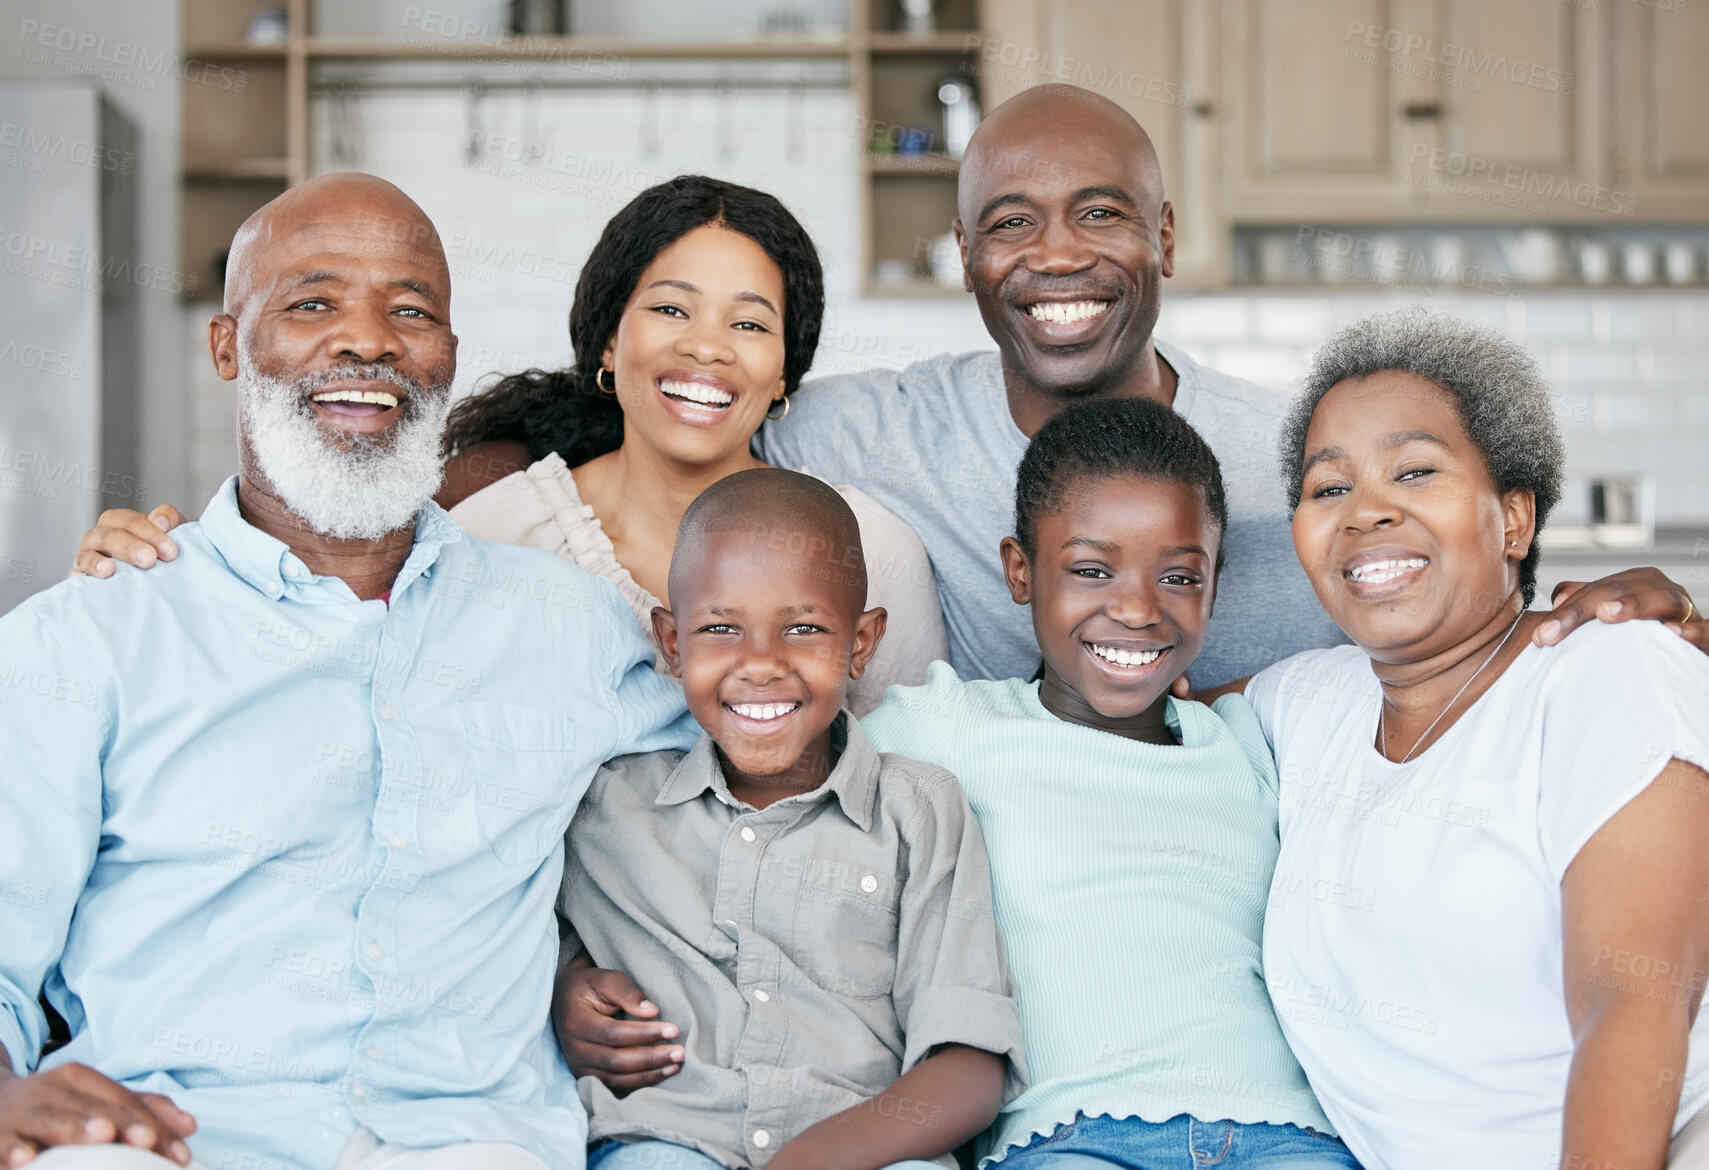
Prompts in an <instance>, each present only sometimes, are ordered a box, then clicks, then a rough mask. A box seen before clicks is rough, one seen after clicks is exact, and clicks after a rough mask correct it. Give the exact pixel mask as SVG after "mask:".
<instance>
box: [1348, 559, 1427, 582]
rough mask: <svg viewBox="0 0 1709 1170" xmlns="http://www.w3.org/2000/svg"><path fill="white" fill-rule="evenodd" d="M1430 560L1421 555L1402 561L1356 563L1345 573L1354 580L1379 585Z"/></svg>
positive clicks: (1420, 566)
mask: <svg viewBox="0 0 1709 1170" xmlns="http://www.w3.org/2000/svg"><path fill="white" fill-rule="evenodd" d="M1429 563H1430V562H1429V561H1428V560H1426V559H1425V558H1423V557H1408V558H1407V559H1406V560H1404V561H1371V562H1370V563H1368V564H1363V565H1357V566H1355V567H1354V568H1351V569H1349V570H1347V575H1348V576H1349V577H1351V578H1352V579H1353V580H1355V581H1363V582H1365V583H1366V584H1370V585H1381V584H1382V583H1383V582H1384V581H1393V580H1394V579H1395V578H1396V577H1398V576H1400V575H1401V574H1402V573H1409V572H1411V571H1412V570H1413V569H1422V568H1423V567H1424V566H1425V565H1428V564H1429Z"/></svg>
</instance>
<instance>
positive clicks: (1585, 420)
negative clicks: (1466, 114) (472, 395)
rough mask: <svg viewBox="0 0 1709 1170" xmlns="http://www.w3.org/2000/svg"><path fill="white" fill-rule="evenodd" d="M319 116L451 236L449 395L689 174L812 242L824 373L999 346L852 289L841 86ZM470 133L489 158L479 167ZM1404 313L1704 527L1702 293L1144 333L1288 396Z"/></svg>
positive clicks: (325, 142) (1538, 296)
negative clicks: (1528, 370)
mask: <svg viewBox="0 0 1709 1170" xmlns="http://www.w3.org/2000/svg"><path fill="white" fill-rule="evenodd" d="M330 104H331V103H330V100H329V99H324V98H323V99H319V100H317V101H316V103H315V111H314V115H313V119H312V121H313V124H314V126H315V135H314V142H313V151H314V159H315V169H316V170H317V171H324V170H337V169H343V168H344V167H347V166H348V167H355V168H357V169H363V170H370V171H373V172H374V173H376V174H380V175H383V176H384V177H386V178H388V179H391V180H392V181H393V182H395V183H397V184H398V185H399V186H401V187H402V188H403V189H404V190H405V191H407V192H409V193H410V194H411V195H412V196H414V198H415V199H416V200H417V201H418V202H419V203H420V204H421V205H422V206H423V208H425V209H426V211H427V213H428V214H429V215H430V216H431V217H432V218H433V220H434V222H435V223H436V224H437V225H438V226H439V229H440V232H441V235H442V236H443V237H444V239H445V240H446V243H447V245H448V248H449V250H450V253H451V258H452V263H453V276H452V285H453V290H454V319H455V322H456V328H457V332H458V335H459V337H460V339H461V349H460V351H459V362H458V365H459V375H458V389H459V391H460V392H466V391H467V390H469V389H470V388H472V387H473V386H475V385H476V384H477V382H480V381H482V380H483V377H484V376H485V375H488V374H490V373H492V372H497V371H504V372H509V371H514V370H519V369H522V368H524V367H526V366H529V365H541V366H548V367H551V366H561V365H564V364H566V363H567V362H568V360H569V356H570V353H569V339H568V335H567V326H566V320H567V317H568V314H569V309H570V300H571V297H572V296H573V294H574V281H575V275H576V273H577V272H578V271H579V269H580V266H581V263H582V262H583V260H584V259H585V258H586V256H587V254H588V252H589V250H590V249H591V248H592V247H593V244H594V241H595V240H596V239H597V237H598V235H599V231H600V229H601V228H602V227H603V226H604V224H605V221H606V220H607V219H609V218H610V216H611V215H612V214H613V213H615V212H616V211H617V210H618V209H619V208H620V207H621V206H622V205H623V204H624V203H625V202H627V201H628V200H629V199H630V198H631V197H633V196H634V195H635V194H636V193H637V192H639V191H640V190H641V189H643V188H644V187H646V186H648V185H650V184H651V183H653V182H656V181H658V180H660V179H662V178H666V177H668V176H670V175H674V174H679V173H684V172H695V171H698V172H702V173H706V174H712V175H715V176H718V177H720V178H726V179H730V180H733V181H736V182H741V183H747V184H750V185H752V186H756V187H760V188H762V189H764V190H767V191H770V192H772V193H773V194H775V195H777V196H778V198H780V199H781V200H783V202H784V203H785V204H787V205H788V206H789V208H790V209H791V210H792V211H793V212H794V213H795V214H796V215H797V216H799V217H800V219H801V220H802V222H803V223H804V224H805V225H806V227H807V229H808V231H809V232H811V233H812V235H813V238H814V240H815V241H816V242H817V243H818V245H819V249H820V255H821V259H822V260H823V262H824V264H825V269H826V282H827V288H826V293H827V305H826V321H825V329H824V334H823V340H822V343H821V346H820V349H819V353H818V355H817V359H816V362H815V365H814V371H815V372H816V373H820V374H826V373H840V372H846V371H852V370H860V369H866V368H870V367H872V366H902V365H906V364H907V363H908V362H911V361H915V360H918V359H920V358H923V357H929V356H931V355H933V354H937V353H944V352H961V351H965V350H969V349H987V348H990V346H991V343H990V340H989V338H988V337H987V336H986V334H985V331H984V327H983V326H982V324H981V322H980V320H979V315H978V312H977V311H976V309H975V308H974V305H973V302H972V299H971V298H970V297H954V298H946V299H943V300H935V299H925V300H917V299H906V300H904V299H894V298H891V299H886V298H869V297H863V296H861V295H859V276H860V273H859V262H860V260H859V248H860V235H859V224H858V215H859V212H858V207H859V205H860V204H859V200H858V198H857V186H856V184H857V164H858V159H857V156H856V153H855V151H854V149H853V147H852V136H851V128H852V126H853V101H852V96H851V94H850V93H849V92H848V91H847V90H842V89H826V88H809V89H806V90H802V91H798V92H786V91H784V90H782V89H777V88H770V89H765V88H761V89H753V90H749V89H745V88H741V89H736V90H734V91H731V92H728V93H726V94H724V95H723V96H720V93H719V91H717V90H715V89H712V88H664V89H660V90H655V91H652V92H651V93H648V92H645V91H643V90H640V89H636V88H625V87H601V88H592V87H590V88H585V89H576V88H547V89H543V90H539V91H536V92H531V93H530V92H517V91H497V92H489V93H487V94H486V95H485V96H484V97H483V98H482V99H481V100H480V102H479V103H477V104H476V105H475V106H473V107H472V106H471V103H470V101H469V99H468V97H467V96H466V95H465V94H463V93H460V92H457V91H450V90H443V89H436V90H422V91H382V92H376V93H371V94H367V95H364V96H360V97H358V98H356V99H355V100H354V102H353V104H352V106H351V108H350V113H351V119H350V123H349V124H351V125H352V126H353V127H354V130H355V132H354V134H352V135H350V136H349V137H350V141H352V142H353V143H355V144H356V145H357V146H358V148H359V153H358V157H356V158H355V159H354V160H352V161H350V162H348V163H338V164H335V163H334V161H333V156H332V151H331V146H332V137H331V134H330V127H331V125H332V119H331V118H330V117H329V113H330ZM472 134H473V135H481V136H482V137H479V138H477V139H476V141H477V142H478V143H481V144H483V149H481V150H480V151H478V152H477V154H476V156H475V159H474V161H473V162H471V161H470V158H469V155H468V147H469V143H470V141H471V135H472ZM946 226H947V225H946ZM1414 300H1420V301H1422V302H1423V303H1425V304H1428V305H1431V306H1432V307H1435V308H1438V309H1440V310H1442V311H1444V312H1449V313H1455V314H1458V315H1460V316H1464V317H1468V318H1470V319H1472V320H1475V321H1477V322H1479V323H1481V324H1485V325H1489V326H1492V327H1494V328H1498V329H1502V330H1504V331H1505V332H1507V333H1509V334H1510V335H1512V336H1513V337H1515V338H1516V339H1517V340H1519V341H1520V342H1522V343H1523V344H1525V345H1526V346H1528V347H1530V349H1531V350H1532V352H1533V353H1535V354H1536V355H1537V357H1538V359H1539V361H1540V362H1541V363H1542V366H1543V368H1544V371H1545V373H1546V374H1547V376H1548V378H1549V380H1550V383H1551V386H1552V389H1553V392H1554V395H1555V402H1556V408H1557V412H1558V416H1559V418H1560V421H1561V426H1562V430H1563V433H1564V434H1565V436H1566V438H1567V443H1568V450H1569V458H1570V463H1571V467H1570V471H1571V473H1572V474H1573V475H1575V476H1578V477H1581V478H1582V476H1583V475H1585V474H1587V473H1589V472H1592V471H1598V472H1606V471H1622V470H1634V469H1635V470H1642V471H1646V472H1649V473H1651V474H1654V475H1655V476H1656V477H1657V493H1656V494H1657V506H1658V521H1659V523H1661V524H1663V525H1679V524H1703V523H1709V292H1706V291H1703V290H1681V291H1671V290H1660V289H1653V290H1607V289H1603V290H1594V291H1593V290H1583V291H1573V290H1559V291H1538V292H1530V293H1527V294H1526V295H1524V296H1508V297H1496V296H1488V295H1480V294H1476V293H1466V292H1457V291H1443V292H1440V293H1438V294H1436V295H1433V296H1431V295H1426V296H1418V295H1416V294H1409V293H1407V292H1405V291H1401V290H1394V289H1386V288H1381V287H1378V286H1370V287H1364V288H1361V287H1357V286H1349V287H1347V288H1344V289H1334V290H1322V291H1319V290H1311V289H1303V290H1302V289H1278V290H1275V291H1254V290H1243V291H1234V292H1226V293H1206V294H1194V293H1191V292H1188V291H1185V290H1179V289H1175V288H1172V287H1171V286H1169V285H1167V284H1166V285H1165V291H1164V304H1163V311H1162V317H1161V319H1160V321H1159V323H1158V326H1157V333H1158V335H1159V336H1160V337H1163V338H1165V339H1167V340H1170V341H1173V342H1175V343H1176V344H1178V345H1181V346H1182V347H1183V348H1185V349H1186V350H1187V351H1188V352H1189V353H1191V354H1192V355H1193V356H1194V357H1195V358H1197V359H1198V360H1200V361H1205V362H1208V363H1209V364H1212V365H1215V366H1218V367H1220V368H1222V369H1225V370H1227V371H1228V372H1230V373H1233V374H1238V375H1240V376H1242V377H1246V378H1251V379H1252V380H1253V381H1256V382H1259V383H1262V384H1265V385H1271V386H1278V387H1287V386H1290V385H1292V384H1294V383H1296V382H1297V380H1298V379H1299V377H1300V376H1301V375H1302V374H1303V373H1304V371H1305V369H1306V367H1307V365H1308V363H1309V360H1310V356H1311V353H1312V350H1313V349H1314V348H1315V347H1316V346H1317V345H1318V344H1319V343H1320V342H1321V341H1322V340H1323V338H1324V337H1325V336H1326V335H1327V334H1328V333H1329V332H1332V331H1333V330H1334V329H1335V328H1337V327H1338V326H1340V325H1341V324H1343V323H1345V322H1346V321H1349V320H1351V319H1353V318H1355V317H1357V316H1359V315H1361V314H1363V313H1366V312H1370V311H1372V310H1375V309H1381V308H1392V307H1397V306H1399V305H1402V304H1405V303H1408V302H1409V301H1414ZM203 308H204V307H203V306H198V309H203ZM208 311H212V310H208ZM192 316H193V317H194V320H193V321H192V322H191V328H190V334H191V341H192V344H191V351H192V354H193V355H194V356H193V359H192V364H193V365H195V366H197V371H196V372H195V373H194V374H193V375H192V377H191V385H192V386H193V387H194V388H195V389H194V393H195V394H196V395H197V396H198V397H202V396H216V397H215V399H214V402H212V403H209V404H208V405H207V406H205V407H203V408H200V409H198V410H197V411H196V412H195V415H194V418H195V420H196V426H195V440H196V441H195V449H194V453H193V459H194V461H195V464H196V466H195V467H194V469H193V474H194V479H195V493H193V494H194V495H195V498H194V499H193V500H192V504H193V505H195V506H199V505H200V503H201V502H202V500H204V499H205V498H206V496H207V495H208V494H209V493H211V492H212V490H213V486H214V485H216V484H217V483H218V481H219V479H220V478H222V477H223V476H224V475H226V474H228V473H229V471H230V469H231V467H232V465H233V462H234V458H233V455H232V451H231V446H230V444H231V442H232V440H231V438H230V434H231V431H230V422H229V421H228V420H229V419H230V418H231V413H230V412H231V401H230V399H231V387H230V386H229V385H228V384H226V383H223V382H220V381H219V380H218V379H217V378H213V377H211V376H203V375H202V373H201V367H204V366H205V365H206V364H207V363H206V356H205V353H206V351H205V344H203V343H202V340H201V339H202V338H203V337H204V336H205V334H204V331H205V328H206V319H207V311H196V312H193V313H192ZM222 431H223V434H224V436H225V439H224V442H225V443H226V444H227V445H226V446H224V447H222V446H221V445H220V444H221V439H220V434H221V432H222Z"/></svg>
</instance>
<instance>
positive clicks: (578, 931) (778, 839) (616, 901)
mask: <svg viewBox="0 0 1709 1170" xmlns="http://www.w3.org/2000/svg"><path fill="white" fill-rule="evenodd" d="M833 740H834V746H837V747H838V748H839V749H840V751H841V756H840V758H839V759H838V762H837V765H836V767H835V768H834V769H833V770H832V772H831V775H830V777H829V778H828V779H826V781H825V783H824V784H822V785H821V786H820V787H819V788H818V789H816V790H815V791H813V792H810V793H806V794H804V795H801V796H792V797H789V798H787V799H785V800H780V801H778V802H777V803H775V804H773V805H771V806H770V807H769V808H765V809H755V808H754V807H753V806H751V805H748V804H745V803H743V802H741V801H738V800H736V799H735V798H734V797H732V796H731V795H730V789H729V787H728V785H727V784H726V783H725V780H724V775H723V772H722V770H721V769H720V767H719V765H718V758H717V753H716V750H715V749H714V747H713V745H712V741H711V740H710V739H709V738H707V737H706V736H702V737H701V739H700V741H699V742H698V743H697V744H695V746H694V748H693V750H691V751H689V752H688V753H687V754H686V755H685V754H684V753H682V752H680V751H662V752H654V753H650V754H647V755H633V756H624V757H622V758H620V759H616V760H613V761H612V762H611V763H609V764H607V765H606V766H605V767H604V768H603V769H601V770H600V773H599V775H598V776H597V778H596V779H595V780H594V782H593V787H592V788H591V789H589V791H588V795H587V798H586V799H585V800H584V801H583V802H582V806H581V809H580V811H579V812H578V813H577V814H576V818H575V821H574V823H573V824H572V825H571V826H570V844H569V850H568V854H569V859H568V863H567V864H566V866H565V872H564V888H563V896H562V898H561V899H560V902H559V909H560V911H561V912H562V913H563V914H564V916H565V917H566V918H567V919H569V922H570V925H571V927H572V928H573V930H574V932H575V937H573V938H571V939H569V940H568V943H567V946H568V948H570V953H573V948H574V947H575V945H576V943H577V942H578V941H579V943H580V944H581V945H582V946H584V947H586V948H587V951H588V953H589V955H590V956H592V958H593V960H594V961H595V962H596V963H597V964H598V965H599V966H601V967H611V968H616V969H618V970H621V971H624V972H627V973H628V975H629V976H630V978H632V979H633V980H634V981H635V983H636V984H637V985H638V986H639V987H640V988H641V990H642V991H643V992H644V993H645V994H646V995H647V997H648V998H649V999H651V1000H652V1001H653V1002H654V1003H656V1004H658V1005H659V1012H660V1018H661V1019H664V1020H668V1021H670V1022H672V1023H674V1024H676V1025H678V1027H680V1028H681V1029H682V1034H681V1038H680V1039H681V1043H682V1046H683V1049H684V1051H685V1053H686V1060H685V1062H684V1064H683V1067H682V1070H681V1071H680V1072H678V1073H677V1074H676V1075H675V1076H673V1077H670V1078H668V1079H667V1080H665V1081H664V1082H663V1083H662V1084H658V1085H654V1086H651V1087H649V1088H645V1089H639V1090H637V1091H635V1092H633V1093H631V1094H629V1096H627V1097H625V1098H622V1099H618V1098H617V1097H614V1096H612V1094H611V1091H610V1090H609V1089H607V1088H606V1087H605V1086H604V1085H603V1084H601V1083H600V1082H599V1081H598V1080H596V1079H594V1078H592V1077H583V1078H582V1079H581V1084H580V1089H581V1097H582V1103H583V1104H584V1105H586V1106H587V1110H588V1115H589V1130H588V1136H589V1139H590V1140H591V1141H598V1140H600V1139H603V1138H614V1137H615V1138H657V1139H660V1140H664V1141H671V1142H677V1143H680V1144H682V1145H687V1146H692V1147H694V1148H695V1149H697V1150H700V1151H701V1152H702V1153H704V1154H706V1155H708V1156H709V1157H712V1158H714V1159H716V1160H717V1161H719V1162H720V1163H722V1164H723V1165H725V1166H730V1167H758V1166H764V1165H765V1163H766V1161H767V1160H768V1159H769V1158H770V1156H771V1155H773V1154H775V1153H776V1152H777V1151H778V1149H779V1148H780V1147H782V1146H783V1144H784V1143H785V1142H787V1141H788V1140H789V1139H791V1138H793V1137H795V1136H796V1135H797V1134H798V1133H800V1132H801V1131H802V1130H804V1129H806V1128H807V1127H808V1126H810V1125H812V1124H814V1123H815V1122H817V1121H821V1120H823V1119H824V1118H826V1117H829V1116H830V1115H831V1114H833V1113H837V1112H839V1111H841V1110H843V1109H846V1108H848V1107H849V1106H851V1105H855V1104H858V1103H859V1102H861V1101H863V1100H865V1099H867V1098H869V1097H872V1096H874V1095H875V1094H877V1093H878V1092H880V1091H881V1090H882V1089H884V1088H885V1087H886V1086H888V1085H889V1084H890V1083H891V1082H892V1081H894V1080H895V1079H896V1078H897V1077H898V1076H900V1075H901V1074H902V1073H903V1072H905V1071H907V1070H908V1069H910V1068H912V1067H913V1066H914V1065H915V1064H917V1063H919V1062H920V1061H921V1060H922V1059H924V1058H925V1056H926V1055H927V1054H928V1053H929V1052H930V1051H931V1050H932V1048H933V1047H934V1046H936V1045H939V1044H965V1045H970V1046H972V1047H974V1048H981V1049H984V1050H986V1051H988V1052H995V1053H999V1054H1002V1055H1004V1056H1006V1057H1007V1058H1008V1060H1009V1070H1010V1071H1009V1078H1008V1085H1007V1087H1006V1095H1005V1099H1008V1098H1012V1097H1013V1096H1015V1095H1016V1094H1018V1093H1019V1091H1020V1088H1021V1078H1022V1077H1023V1076H1024V1065H1023V1063H1022V1056H1021V1029H1020V1020H1019V1016H1018V1015H1017V1012H1016V1004H1015V987H1014V982H1013V979H1012V978H1011V977H1010V975H1009V970H1008V966H1007V964H1006V963H1005V962H1004V959H1003V943H1002V938H1001V936H1000V935H999V934H998V931H997V926H996V921H995V918H994V916H993V914H992V909H991V876H990V870H989V867H988V863H987V861H986V858H985V843H984V840H983V838H981V837H980V835H979V823H978V821H976V820H975V819H974V817H973V814H972V812H971V811H970V810H969V808H968V804H967V797H966V796H965V795H964V794H963V792H962V789H961V785H960V784H959V783H958V782H957V781H956V779H955V777H954V776H952V775H950V774H949V773H948V772H946V771H944V770H943V769H942V768H938V767H934V766H932V765H930V764H922V763H919V762H917V761H914V760H908V759H904V758H903V757H901V756H893V755H884V756H880V755H879V754H878V753H877V752H876V751H874V750H873V748H872V745H871V743H870V742H869V741H868V740H867V738H866V733H865V732H863V731H862V730H861V729H860V725H859V724H857V723H855V722H853V721H852V720H850V719H849V718H848V717H847V715H846V714H845V715H843V716H839V717H838V721H837V724H836V727H835V729H834V731H833ZM877 1108H880V1109H881V1110H883V1111H885V1112H886V1113H887V1114H888V1113H889V1112H890V1111H894V1113H895V1115H898V1116H915V1117H917V1119H918V1120H919V1122H920V1124H922V1125H926V1126H933V1125H936V1124H937V1123H938V1118H937V1117H936V1116H934V1115H933V1110H932V1109H931V1108H930V1107H929V1106H926V1105H924V1104H922V1103H920V1102H915V1101H908V1100H906V1099H904V1098H893V1099H887V1100H886V1101H884V1102H882V1103H880V1104H879V1105H878V1106H877ZM940 1161H941V1162H942V1164H943V1165H945V1166H953V1165H954V1161H953V1159H950V1158H948V1157H947V1156H946V1157H945V1158H943V1159H940Z"/></svg>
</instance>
